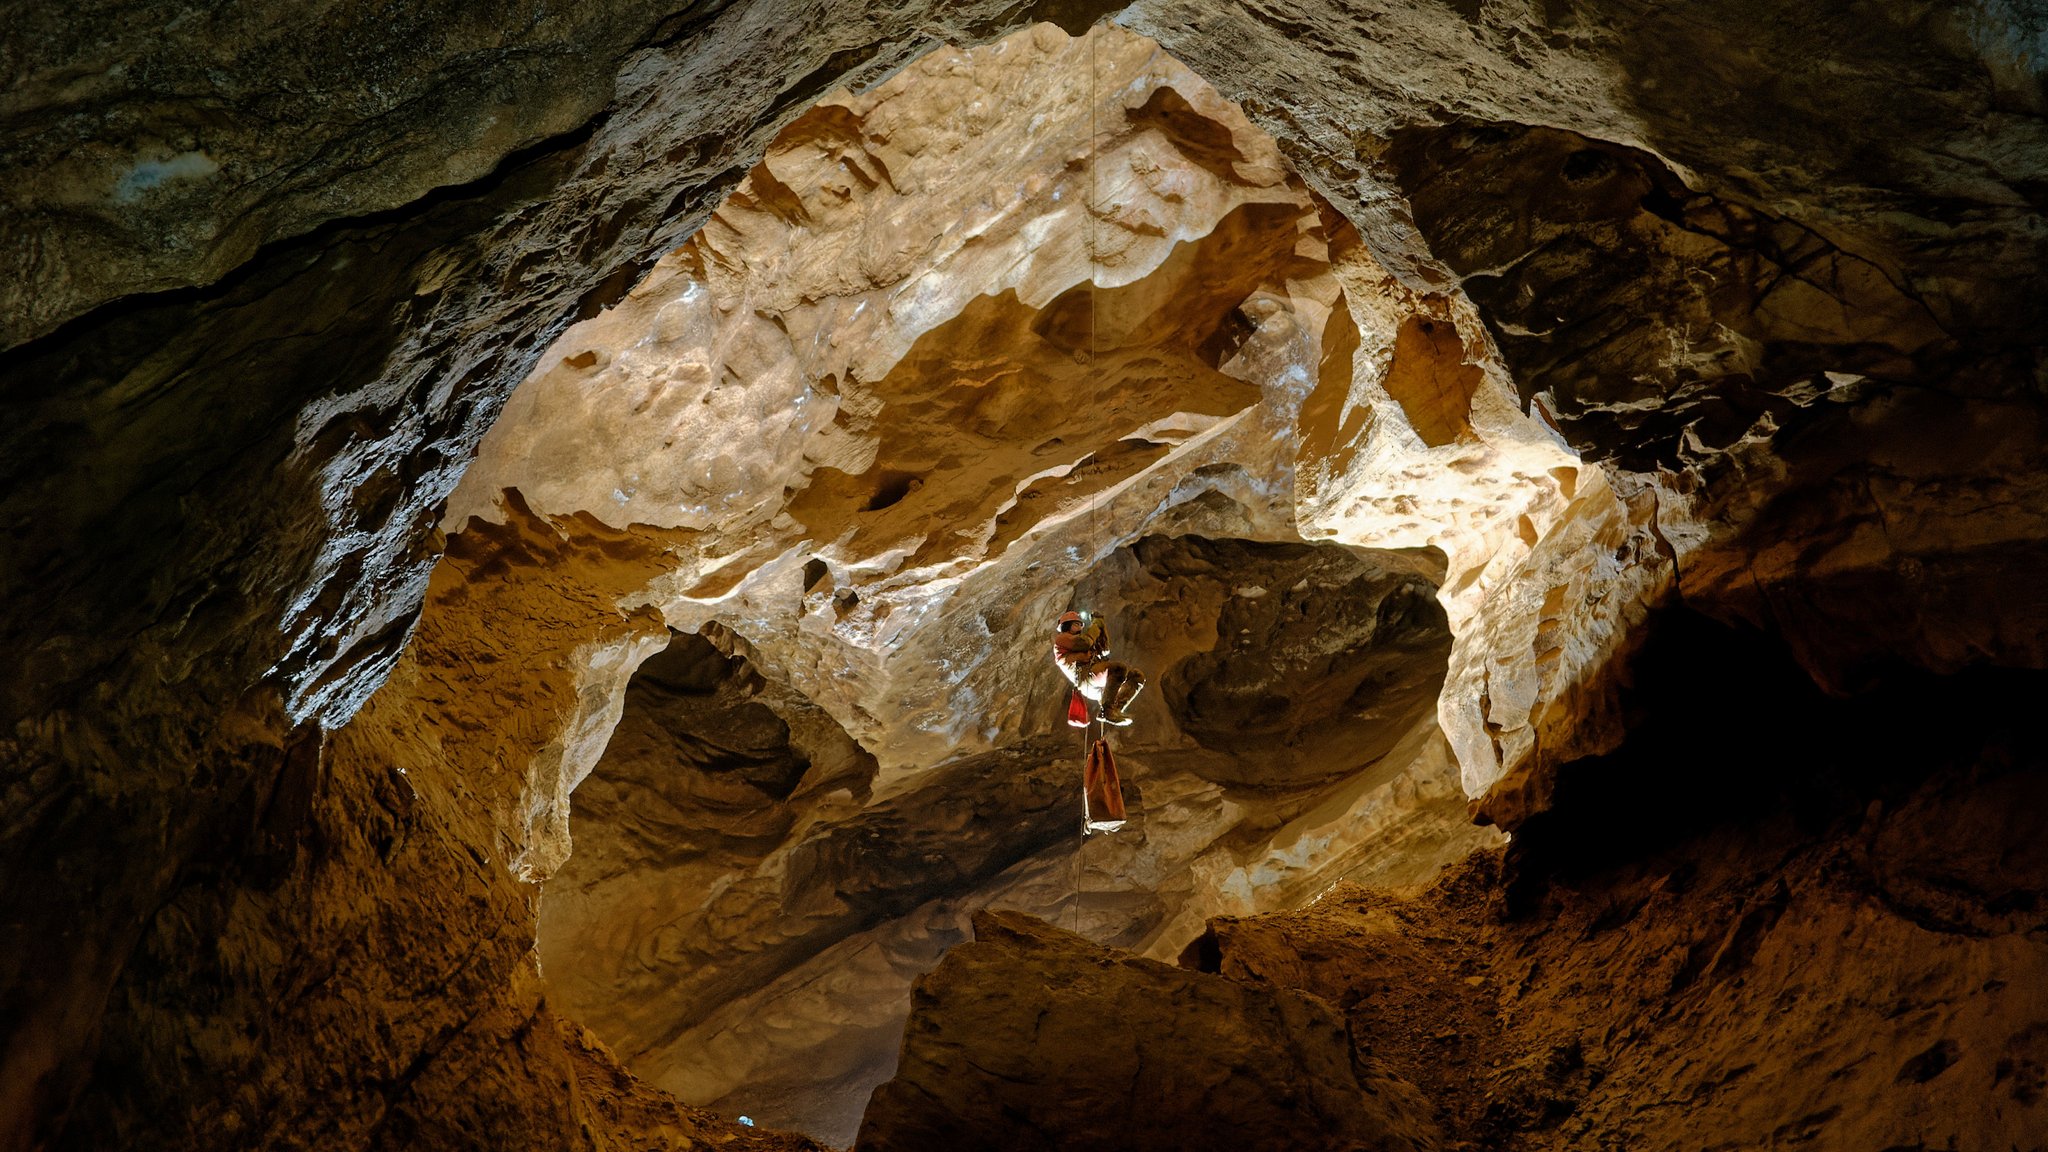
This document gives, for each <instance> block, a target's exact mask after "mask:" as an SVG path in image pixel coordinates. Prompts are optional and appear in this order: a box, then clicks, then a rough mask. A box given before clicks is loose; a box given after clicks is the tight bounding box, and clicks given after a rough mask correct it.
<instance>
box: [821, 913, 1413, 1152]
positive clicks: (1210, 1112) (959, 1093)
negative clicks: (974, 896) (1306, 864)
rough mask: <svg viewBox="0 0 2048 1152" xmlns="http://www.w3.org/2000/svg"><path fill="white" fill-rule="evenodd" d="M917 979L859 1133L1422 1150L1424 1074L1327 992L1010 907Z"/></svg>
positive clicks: (929, 1138)
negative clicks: (1145, 951)
mask: <svg viewBox="0 0 2048 1152" xmlns="http://www.w3.org/2000/svg"><path fill="white" fill-rule="evenodd" d="M974 934H975V940H974V942H973V943H971V944H964V945H961V946H959V947H957V948H955V949H953V950H952V951H951V952H949V953H947V955H946V959H945V960H944V962H942V963H941V964H940V965H939V967H938V968H937V969H936V970H934V971H933V972H932V973H931V974H930V975H928V976H926V977H925V978H924V979H922V980H920V981H919V982H918V985H917V990H916V993H915V996H914V1002H913V1006H912V1009H911V1018H910V1026H909V1028H908V1030H907V1031H906V1032H905V1034H904V1041H903V1056H902V1062H901V1064H900V1066H899V1067H898V1070H897V1073H896V1078H895V1079H894V1080H891V1081H889V1082H888V1083H886V1084H883V1085H882V1086H881V1087H880V1088H877V1089H876V1090H875V1095H874V1098H873V1100H872V1101H871V1102H870V1104H869V1105H868V1112H867V1117H866V1119H865V1120H863V1121H862V1124H861V1130H860V1139H859V1142H858V1143H857V1144H856V1147H857V1148H858V1149H860V1150H861V1152H889V1150H895V1149H902V1150H906V1152H908V1150H913V1149H917V1150H922V1149H933V1148H991V1149H992V1148H1001V1149H1014V1150H1017V1152H1023V1150H1026V1149H1055V1148H1056V1149H1061V1150H1063V1152H1081V1150H1086V1149H1112V1148H1113V1149H1117V1150H1118V1152H1143V1150H1147V1149H1160V1150H1162V1152H1163V1150H1165V1149H1173V1150H1175V1152H1191V1150H1196V1149H1230V1150H1231V1152H1254V1150H1259V1149H1272V1150H1274V1152H1279V1150H1281V1149H1299V1148H1330V1149H1337V1148H1343V1149H1388V1150H1393V1149H1422V1148H1434V1147H1436V1146H1437V1145H1438V1136H1437V1132H1436V1129H1435V1127H1434V1125H1433V1124H1432V1123H1431V1121H1430V1120H1429V1113H1430V1107H1429V1105H1428V1103H1427V1102H1426V1101H1425V1100H1424V1099H1423V1098H1422V1096H1421V1094H1420V1093H1418V1092H1417V1091H1416V1090H1415V1089H1414V1088H1413V1087H1412V1086H1410V1085H1408V1084H1407V1083H1405V1082H1403V1081H1400V1080H1396V1079H1393V1078H1392V1077H1389V1076H1385V1075H1383V1074H1380V1073H1377V1072H1374V1071H1372V1070H1370V1069H1369V1068H1361V1067H1357V1066H1355V1065H1354V1063H1353V1061H1352V1057H1351V1050H1350V1049H1351V1046H1350V1042H1349V1040H1348V1039H1347V1037H1346V1035H1345V1030H1344V1024H1343V1021H1342V1019H1341V1017H1339V1015H1338V1014H1337V1013H1336V1012H1335V1011H1334V1010H1333V1009H1331V1008H1330V1006H1329V1005H1327V1004H1325V1003H1324V1002H1322V1001H1321V1000H1318V999H1315V998H1313V997H1309V996H1303V995H1299V994H1297V993H1294V992H1290V991H1287V990H1285V989H1280V988H1274V987H1260V986H1254V985H1249V984H1242V983H1239V982H1237V981H1234V980H1230V979H1227V978H1225V977H1222V976H1215V975H1210V974H1208V973H1203V972H1190V971H1187V970H1185V969H1180V968H1175V967H1172V966H1170V965H1167V964H1162V963H1160V962H1158V961H1155V960H1146V959H1142V958H1140V957H1136V956H1132V955H1129V954H1125V953H1118V952H1115V951H1113V950H1110V949H1106V948H1100V947H1097V946H1095V945H1093V944H1090V943H1088V942H1087V941H1086V940H1083V939H1082V938H1081V937H1078V936H1074V935H1070V934H1068V933H1066V932H1062V931H1060V930H1058V929H1056V928H1054V927H1052V926H1051V925H1049V924H1046V923H1045V922H1044V921H1042V920H1038V919H1035V918H1033V917H1030V916H1025V915H1022V914H1019V913H1014V912H983V913H980V914H978V915H977V916H975V918H974Z"/></svg>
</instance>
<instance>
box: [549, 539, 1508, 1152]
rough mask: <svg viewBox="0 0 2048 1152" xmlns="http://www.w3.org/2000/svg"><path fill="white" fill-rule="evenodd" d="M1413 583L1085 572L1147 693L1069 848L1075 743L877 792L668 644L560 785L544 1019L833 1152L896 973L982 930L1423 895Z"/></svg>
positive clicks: (955, 764) (1363, 574)
mask: <svg viewBox="0 0 2048 1152" xmlns="http://www.w3.org/2000/svg"><path fill="white" fill-rule="evenodd" d="M1429 567H1431V565H1430V564H1429V563H1428V560H1427V558H1424V557H1408V556H1399V555H1393V556H1380V557H1374V558H1370V559H1368V558H1366V557H1361V556H1359V555H1358V554H1356V553H1354V552H1352V551H1349V550H1345V549H1340V548H1335V547H1332V546H1329V545H1303V544H1294V545H1261V544H1252V543H1247V542H1244V541H1210V540H1207V539H1204V538H1201V537H1179V538H1165V537H1148V538H1146V539H1145V540H1142V541H1140V542H1139V543H1138V544H1137V545H1136V546H1135V547H1133V548H1132V549H1130V550H1129V551H1127V552H1120V553H1119V554H1118V555H1117V556H1115V557H1113V558H1112V559H1111V561H1110V562H1108V563H1106V564H1104V565H1103V566H1101V568H1100V569H1099V571H1098V575H1097V576H1096V577H1095V581H1096V590H1095V591H1094V592H1092V593H1091V594H1090V595H1091V596H1092V597H1093V599H1092V601H1091V602H1093V603H1097V604H1101V605H1106V606H1115V607H1114V612H1115V618H1116V619H1117V621H1118V622H1119V629H1120V632H1119V635H1120V636H1128V637H1130V640H1129V642H1128V643H1125V642H1123V641H1122V640H1119V650H1120V651H1122V652H1124V653H1125V654H1127V656H1128V657H1129V658H1130V659H1133V660H1135V661H1138V662H1139V663H1141V664H1143V665H1145V666H1147V667H1151V668H1154V669H1156V670H1159V674H1160V676H1161V679H1162V680H1163V683H1164V685H1165V687H1164V689H1163V690H1162V692H1161V696H1160V699H1159V700H1158V702H1156V703H1155V702H1153V701H1151V700H1147V701H1145V702H1144V704H1143V705H1142V706H1141V707H1142V712H1141V715H1143V717H1144V718H1145V721H1146V726H1145V729H1144V734H1145V738H1143V739H1140V738H1138V733H1137V732H1136V731H1135V730H1134V732H1133V733H1131V734H1127V735H1125V736H1123V737H1120V738H1119V739H1118V744H1119V747H1120V749H1121V751H1120V757H1121V759H1122V763H1123V766H1124V771H1125V773H1126V780H1127V785H1128V788H1127V791H1128V794H1129V800H1130V804H1131V806H1132V808H1133V809H1134V810H1136V812H1137V813H1138V815H1137V817H1136V819H1135V821H1134V823H1133V825H1132V826H1131V827H1130V828H1129V829H1127V831H1126V832H1125V833H1124V834H1122V835H1120V836H1118V837H1116V838H1115V841H1116V842H1115V843H1113V844H1112V843H1107V842H1098V843H1095V844H1091V845H1088V846H1086V847H1085V848H1084V847H1083V846H1080V845H1077V844H1075V843H1074V842H1073V839H1072V838H1073V835H1074V832H1075V829H1076V824H1077V820H1078V809H1077V807H1076V799H1075V794H1076V789H1077V787H1078V782H1079V775H1078V771H1079V764H1080V752H1079V748H1078V747H1077V745H1076V743H1075V742H1074V740H1073V739H1072V738H1071V736H1068V737H1062V736H1059V735H1055V734H1046V735H1041V736H1035V737H1031V738H1029V739H1026V740H1023V741H1020V742H1018V743H1015V744H1013V745H1011V746H1010V747H1007V748H1005V749H1003V750H1001V751H999V752H994V753H981V754H975V755H969V756H964V757H955V758H950V759H948V760H946V761H944V762H942V763H940V764H938V765H935V766H934V767H933V768H932V769H930V770H929V771H927V772H925V773H923V774H922V776H921V778H920V779H919V780H918V781H917V782H916V784H915V786H914V787H912V788H908V789H905V790H902V791H900V792H898V793H897V794H896V795H895V796H893V797H889V798H887V799H880V800H878V799H876V798H874V797H873V796H872V795H871V792H870V787H869V781H870V779H871V777H872V775H873V772H874V762H873V759H872V758H870V757H866V756H865V754H864V753H861V752H860V751H859V750H858V747H857V746H856V745H854V744H853V743H852V742H851V741H850V740H849V739H848V738H847V737H846V736H845V734H844V733H843V732H842V731H841V730H839V729H838V728H837V727H836V726H834V725H832V724H831V723H830V721H829V718H827V717H825V716H824V714H823V712H822V710H820V709H818V708H817V707H816V706H814V705H810V704H809V703H807V702H806V701H804V700H803V699H802V697H800V696H798V695H796V694H795V693H792V692H790V691H789V690H788V689H787V688H786V687H784V686H781V685H778V684H775V683H774V682H772V681H769V680H767V679H765V678H764V677H763V676H762V675H761V674H760V673H759V672H758V671H756V670H754V669H753V667H752V666H751V665H750V664H749V662H748V660H747V659H746V658H745V657H744V656H740V655H735V656H732V657H727V656H725V655H723V654H722V653H721V651H720V649H719V648H718V647H716V646H714V645H713V643H712V642H711V641H708V640H706V639H704V638H702V637H698V636H695V635H689V634H683V635H678V636H677V637H676V638H675V639H674V641H673V642H672V643H671V645H670V647H669V648H668V649H667V650H666V651H665V652H663V653H662V654H661V655H659V656H656V657H653V658H651V659H649V660H648V662H647V663H645V664H643V665H642V666H641V670H640V671H639V672H638V673H637V674H636V675H635V678H634V680H633V683H632V685H631V686H630V687H629V688H628V689H627V692H626V703H625V711H624V715H623V718H622V720H621V721H620V724H619V728H618V730H617V731H616V732H615V734H614V736H613V739H612V741H611V743H610V745H609V746H608V747H607V748H606V750H605V754H604V756H603V758H602V759H601V760H600V761H599V762H598V764H597V766H596V768H595V769H594V770H593V771H592V772H591V774H590V777H589V778H588V779H587V780H585V781H584V782H583V783H582V784H581V785H579V786H578V789H577V791H576V794H575V799H574V805H575V816H574V828H575V843H576V848H575V851H574V852H573V853H572V854H571V855H570V857H569V859H568V861H567V862H566V863H565V864H564V866H563V867H562V869H561V870H560V871H559V872H557V873H556V874H555V875H554V876H553V877H552V878H550V880H549V881H548V886H547V895H546V898H545V900H544V901H543V911H542V916H541V925H540V929H541V930H540V949H541V956H542V960H543V963H544V965H545V968H546V971H547V973H548V978H549V983H550V985H551V987H552V989H553V991H554V996H555V998H556V1001H557V1002H558V1003H559V1004H560V1005H561V1006H562V1007H563V1008H564V1010H566V1011H569V1012H571V1013H573V1014H574V1015H575V1016H576V1018H578V1019H580V1020H582V1021H584V1022H586V1023H588V1024H590V1025H591V1026H592V1027H594V1028H595V1029H597V1030H598V1031H599V1033H600V1034H602V1035H603V1036H605V1037H606V1038H607V1040H608V1041H609V1042H610V1043H611V1044H612V1045H613V1046H614V1048H615V1049H616V1050H617V1051H619V1052H620V1053H622V1054H623V1055H624V1056H625V1057H626V1058H627V1059H628V1060H629V1062H630V1063H631V1064H632V1066H633V1067H634V1068H635V1069H636V1070H637V1071H639V1072H640V1073H641V1074H643V1075H645V1076H647V1077H649V1078H650V1079H652V1080H654V1081H655V1082H656V1083H658V1084H660V1085H662V1086H664V1087H667V1088H669V1089H671V1090H673V1091H675V1092H677V1093H678V1094H680V1095H682V1096H683V1097H684V1098H685V1099H688V1100H692V1101H700V1102H705V1103H711V1104H715V1105H717V1106H718V1107H720V1108H721V1109H723V1110H725V1111H728V1112H735V1113H736V1112H745V1113H748V1114H750V1115H752V1116H755V1117H757V1118H759V1119H761V1120H763V1121H765V1122H769V1123H775V1124H780V1125H785V1126H791V1127H796V1128H800V1129H801V1130H803V1131H807V1132H812V1133H815V1134H817V1135H819V1136H820V1137H822V1138H827V1139H831V1140H834V1141H837V1142H848V1141H851V1140H852V1138H853V1135H854V1130H855V1125H856V1123H857V1121H858V1119H859V1109H860V1104H861V1102H862V1101H864V1100H865V1099H866V1096H867V1093H868V1091H869V1090H870V1089H871V1088H872V1087H873V1086H874V1085H875V1084H876V1083H879V1082H880V1081H882V1080H884V1079H886V1078H887V1077H888V1076H889V1075H890V1073H891V1072H892V1071H893V1069H894V1067H895V1058H896V1051H897V1047H898V1041H899V1037H900V1035H901V1030H902V1020H903V1017H904V1015H905V1014H906V1013H907V1012H908V1010H909V1004H910V982H911V981H912V979H913V978H914V977H916V976H917V975H918V974H919V973H921V972H923V971H925V970H926V969H928V968H929V967H930V966H931V965H932V964H934V963H936V962H937V961H938V958H939V955H940V954H941V952H942V951H943V950H944V949H945V948H946V947H947V946H949V945H951V944H954V943H956V942H957V941H959V940H961V939H964V938H965V930H966V927H967V923H966V921H967V918H968V916H969V915H970V914H971V913H972V912H973V911H974V910H976V909H978V908H981V907H983V906H989V905H994V906H1000V907H1005V908H1015V909H1023V910H1026V911H1030V912H1033V913H1035V914H1037V915H1041V916H1045V917H1047V918H1054V919H1058V918H1064V920H1063V922H1071V923H1073V924H1075V925H1076V926H1084V925H1085V927H1086V929H1087V931H1088V932H1089V933H1090V934H1091V935H1094V936H1096V937H1098V938H1102V939H1113V940H1116V941H1118V942H1120V943H1122V944H1124V945H1126V946H1128V947H1133V948H1137V949H1140V950H1143V951H1145V952H1148V953H1150V954H1152V955H1154V956H1171V955H1173V954H1174V953H1176V952H1177V951H1178V950H1179V948H1180V947H1181V945H1182V944H1183V943H1185V941H1186V939H1187V938H1188V937H1189V936H1190V935H1192V934H1193V933H1194V932H1196V931H1198V930H1199V929H1200V926H1201V924H1202V922H1203V920H1204V919H1205V918H1206V917H1207V916H1210V915H1213V914H1217V913H1219V912H1225V911H1230V912H1251V911H1256V910H1259V909H1263V908H1278V907H1286V906H1288V905H1289V904H1290V902H1292V901H1294V900H1297V899H1299V898H1300V897H1301V896H1302V895H1305V894H1306V893H1308V892H1311V891H1314V890H1317V889H1320V888H1321V887H1324V886H1327V885H1328V884H1329V883H1331V882H1332V881H1333V880H1335V879H1336V878H1337V877H1340V876H1347V875H1362V876H1368V877H1374V878H1380V879H1390V880H1394V881H1397V882H1405V881H1412V880H1420V879H1423V878H1426V877H1427V875H1428V874H1429V873H1430V872H1431V871H1433V870H1434V868H1435V867H1437V866H1439V865H1440V864H1441V863H1443V862H1445V861H1447V860H1448V859H1452V858H1455V857H1456V856H1457V855H1459V854H1461V853H1462V852H1463V851H1465V850H1466V849H1467V848H1469V847H1470V846H1471V845H1472V844H1474V843H1475V842H1480V841H1479V839H1478V837H1477V836H1475V835H1473V834H1472V833H1473V832H1475V831H1476V830H1460V829H1459V828H1458V826H1457V824H1456V823H1455V821H1456V818H1457V816H1458V815H1459V814H1461V811H1462V808H1461V804H1460V802H1459V801H1458V799H1457V793H1456V790H1455V775H1454V773H1453V772H1452V771H1451V770H1450V766H1449V763H1448V757H1447V755H1446V754H1445V750H1444V749H1443V747H1442V743H1441V738H1440V737H1439V738H1435V739H1430V736H1431V735H1433V724H1432V722H1431V717H1432V716H1433V712H1434V708H1433V705H1434V700H1435V695H1436V689H1437V687H1438V686H1439V684H1440V683H1441V677H1442V671H1441V670H1442V667H1443V660H1444V655H1445V652H1446V651H1447V649H1448V647H1449V637H1448V635H1447V633H1446V631H1445V628H1444V625H1443V617H1442V611H1441V609H1439V608H1438V607H1437V606H1436V603H1435V601H1434V599H1433V598H1432V596H1431V591H1432V589H1433V585H1432V584H1431V583H1430V582H1429V581H1428V579H1427V570H1428V569H1429ZM1267 586H1270V587H1271V589H1272V591H1271V592H1270V593H1268V592H1267V591H1266V590H1265V589H1266V587H1267ZM714 632H715V633H716V634H717V635H718V636H719V637H720V643H723V644H725V645H726V646H727V647H732V648H734V649H735V651H739V650H742V649H745V650H750V649H746V645H745V643H744V641H741V640H738V639H737V638H731V637H730V636H729V634H728V633H725V632H724V631H723V630H722V629H719V628H716V627H714ZM1240 666H1244V667H1243V668H1240ZM1253 669H1255V670H1253ZM1039 671H1040V673H1041V675H1044V676H1045V677H1046V678H1047V679H1048V680H1050V681H1052V682H1053V683H1055V684H1064V682H1063V681H1059V680H1058V678H1057V675H1056V674H1053V673H1051V670H1050V669H1049V668H1041V669H1039ZM1041 691H1042V694H1043V695H1044V697H1045V700H1044V707H1045V709H1046V710H1047V711H1048V712H1052V713H1057V711H1058V705H1059V698H1058V697H1057V696H1055V695H1054V694H1053V693H1051V692H1050V691H1043V690H1042V689H1041ZM1198 695H1199V696H1205V697H1214V698H1215V700H1214V701H1213V702H1210V703H1206V704H1202V705H1191V704H1190V701H1191V700H1193V699H1195V698H1197V697H1198ZM1275 701H1277V703H1274V702H1275ZM1232 707H1235V708H1237V709H1238V710H1239V712H1240V713H1242V714H1241V715H1237V716H1236V717H1235V722H1234V723H1232V724H1228V725H1213V724H1208V723H1207V722H1206V717H1207V716H1208V715H1212V714H1214V715H1230V713H1229V712H1228V711H1227V710H1228V709H1229V708H1232ZM785 718H786V719H785ZM1177 719H1178V720H1179V721H1180V724H1181V725H1184V728H1183V731H1182V732H1181V733H1180V734H1178V735H1176V734H1175V732H1174V729H1175V727H1176V720H1177ZM1397 844H1398V845H1399V846H1398V847H1395V845H1397ZM1260 845H1263V846H1264V847H1263V849H1262V850H1258V851H1256V852H1255V851H1254V849H1255V847H1256V846H1260ZM1077 854H1078V855H1077ZM1077 884H1079V885H1081V886H1082V887H1084V888H1085V893H1082V892H1077V891H1076V890H1075V888H1076V885H1077Z"/></svg>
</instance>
